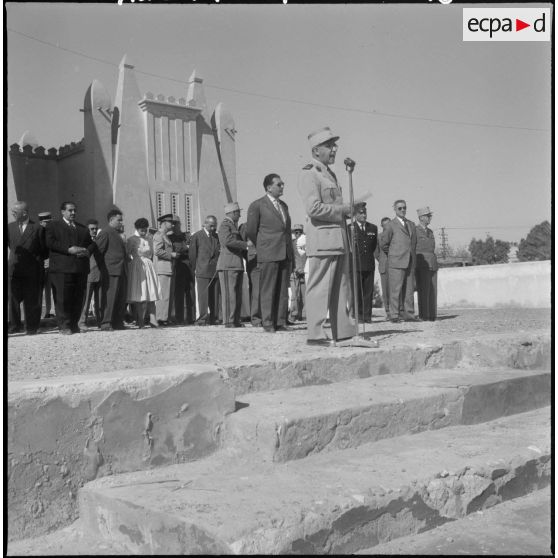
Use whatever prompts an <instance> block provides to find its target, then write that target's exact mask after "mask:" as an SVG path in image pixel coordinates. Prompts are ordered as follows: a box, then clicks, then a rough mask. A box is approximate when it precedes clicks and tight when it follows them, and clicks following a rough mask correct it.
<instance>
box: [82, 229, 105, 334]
mask: <svg viewBox="0 0 558 558" xmlns="http://www.w3.org/2000/svg"><path fill="white" fill-rule="evenodd" d="M86 226H87V229H88V230H89V234H90V235H91V238H92V239H93V240H95V238H96V237H97V231H98V230H99V221H97V219H89V220H88V221H87V224H86ZM98 260H99V261H98ZM99 263H101V267H102V259H101V256H100V254H99V252H98V250H95V252H94V253H93V255H92V256H91V257H90V258H89V275H88V276H87V288H86V290H85V298H84V300H85V303H84V305H83V310H82V311H81V316H80V318H79V323H78V325H79V329H80V331H86V330H87V315H88V313H89V306H90V305H91V300H93V316H94V318H95V324H96V325H97V327H100V326H101V319H102V314H101V270H100V269H99Z"/></svg>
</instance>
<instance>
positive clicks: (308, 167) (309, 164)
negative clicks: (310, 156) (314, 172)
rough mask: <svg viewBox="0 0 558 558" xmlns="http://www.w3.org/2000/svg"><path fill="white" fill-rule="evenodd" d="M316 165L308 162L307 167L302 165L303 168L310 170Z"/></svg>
mask: <svg viewBox="0 0 558 558" xmlns="http://www.w3.org/2000/svg"><path fill="white" fill-rule="evenodd" d="M313 166H314V165H313V164H312V163H308V164H307V165H306V166H305V167H302V169H303V170H310V169H311V168H312V167H313Z"/></svg>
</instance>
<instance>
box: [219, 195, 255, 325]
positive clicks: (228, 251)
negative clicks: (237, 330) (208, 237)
mask: <svg viewBox="0 0 558 558" xmlns="http://www.w3.org/2000/svg"><path fill="white" fill-rule="evenodd" d="M239 219H240V207H239V206H238V203H237V202H232V203H228V204H227V205H225V218H224V219H223V220H222V221H221V225H220V226H219V244H220V245H221V252H220V253H219V259H218V260H217V271H218V272H219V283H220V284H221V300H222V304H223V324H225V327H228V328H232V327H244V324H242V323H241V322H240V307H241V305H242V277H243V274H244V254H245V252H246V250H247V249H248V244H249V243H250V244H251V242H250V240H248V241H244V240H242V238H241V236H240V231H239V230H238V220H239Z"/></svg>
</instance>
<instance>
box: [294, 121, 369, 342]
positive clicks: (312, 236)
mask: <svg viewBox="0 0 558 558" xmlns="http://www.w3.org/2000/svg"><path fill="white" fill-rule="evenodd" d="M338 139H339V136H336V135H334V134H333V132H332V131H331V130H330V128H328V127H326V128H322V129H320V130H317V131H316V132H313V133H311V134H310V135H309V136H308V141H309V143H310V148H311V150H312V161H311V162H310V163H309V164H307V165H306V166H305V167H303V169H302V172H301V173H300V176H299V181H298V189H299V193H300V196H301V198H302V201H303V203H304V207H305V210H306V213H307V225H306V255H307V256H308V262H309V269H308V283H307V285H306V320H307V324H308V338H307V341H306V343H307V344H308V345H316V346H332V345H335V344H336V343H335V342H336V341H344V340H347V341H352V340H353V336H355V334H356V333H357V331H356V324H355V321H354V319H352V318H351V317H350V315H349V305H350V303H349V301H350V299H351V289H350V269H349V241H348V236H347V228H346V218H347V217H349V215H350V212H351V207H350V205H349V204H347V203H345V202H344V201H343V196H342V193H341V188H340V187H339V184H338V182H337V177H336V176H335V173H334V172H333V171H332V170H331V169H330V168H329V165H331V164H333V163H334V162H335V155H336V153H337V143H336V142H337V140H338ZM367 197H368V196H365V197H364V198H363V199H361V200H357V203H359V202H360V201H364V199H366V198H367ZM328 311H329V319H330V323H331V334H332V337H333V339H329V338H328V336H327V334H326V331H325V329H324V322H325V320H326V318H327V313H328ZM362 341H363V343H361V345H363V346H370V347H374V346H377V343H375V342H366V343H364V341H365V340H362ZM340 345H341V346H342V345H343V343H341V344H340Z"/></svg>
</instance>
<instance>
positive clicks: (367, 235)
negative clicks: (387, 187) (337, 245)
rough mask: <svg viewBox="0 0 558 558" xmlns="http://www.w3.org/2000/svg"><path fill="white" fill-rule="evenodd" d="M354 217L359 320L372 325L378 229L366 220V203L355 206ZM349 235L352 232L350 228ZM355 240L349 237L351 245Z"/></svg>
mask: <svg viewBox="0 0 558 558" xmlns="http://www.w3.org/2000/svg"><path fill="white" fill-rule="evenodd" d="M354 209H355V217H356V226H355V229H356V230H355V234H356V258H355V259H356V273H357V291H358V292H357V294H358V309H359V320H360V321H361V322H362V321H364V322H367V323H372V296H373V294H374V272H375V270H376V261H375V259H374V253H375V251H376V246H377V245H378V227H377V226H376V225H373V224H372V223H369V222H368V221H367V220H366V216H367V213H366V203H365V202H362V203H360V204H358V205H355V208H354ZM350 230H351V233H352V232H353V230H352V226H351V229H350ZM354 242H355V239H354V237H352V236H351V245H352V246H354Z"/></svg>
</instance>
